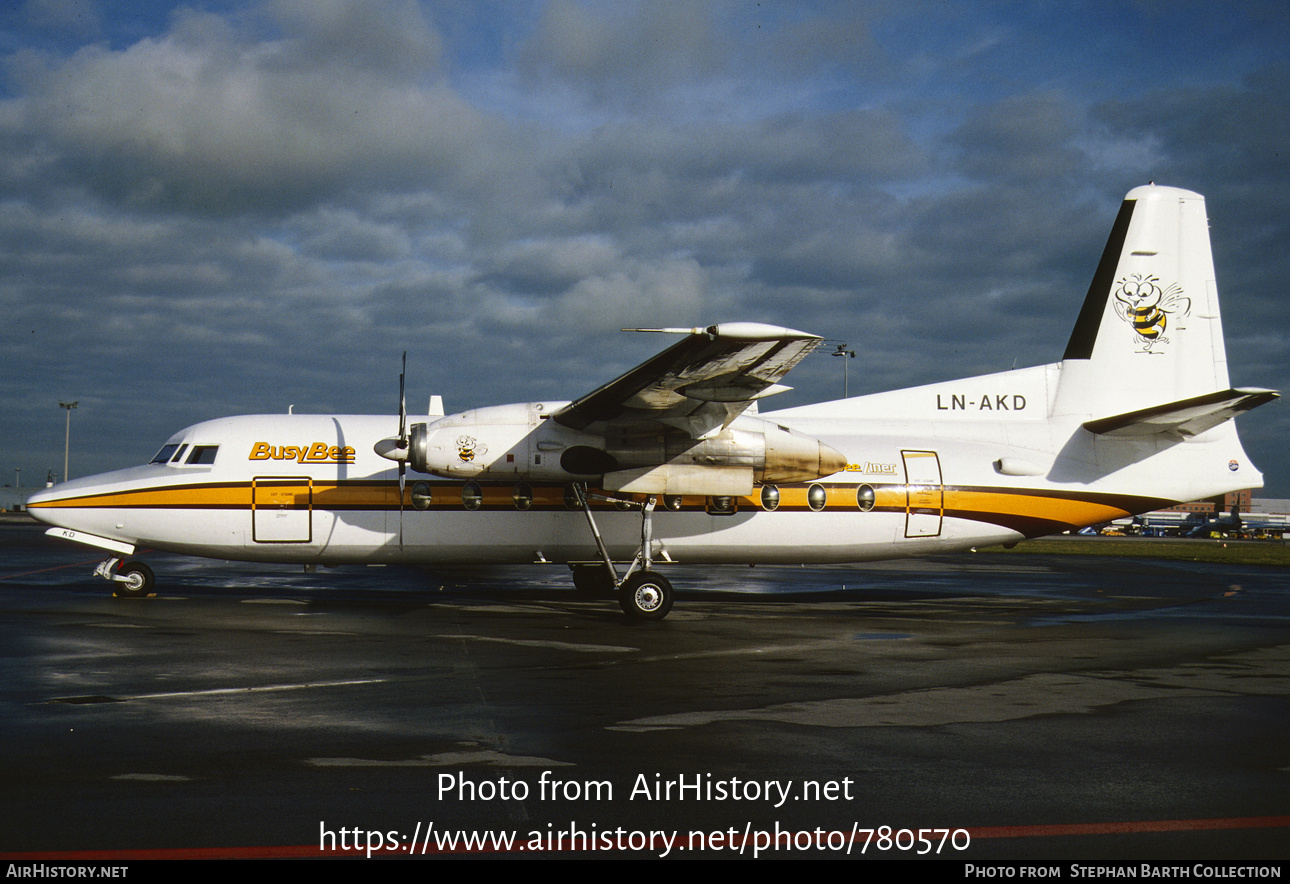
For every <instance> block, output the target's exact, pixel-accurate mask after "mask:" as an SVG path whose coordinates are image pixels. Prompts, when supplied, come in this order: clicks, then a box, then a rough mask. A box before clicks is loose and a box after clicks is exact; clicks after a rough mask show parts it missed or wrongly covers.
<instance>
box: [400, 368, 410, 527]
mask: <svg viewBox="0 0 1290 884" xmlns="http://www.w3.org/2000/svg"><path fill="white" fill-rule="evenodd" d="M407 374H408V351H407V350H404V351H403V368H402V369H400V370H399V447H400V448H402V449H403V450H404V457H403V459H402V460H400V461H399V548H400V549H402V548H403V494H404V490H405V489H406V488H407V484H408V460H407V454H406V452H407V448H408V397H407V396H406V395H405V394H404V379H405V378H406V377H407Z"/></svg>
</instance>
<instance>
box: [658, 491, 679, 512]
mask: <svg viewBox="0 0 1290 884" xmlns="http://www.w3.org/2000/svg"><path fill="white" fill-rule="evenodd" d="M682 502H683V501H682V498H681V495H679V494H664V495H663V508H664V509H669V510H671V511H672V512H674V513H676V512H680V511H681V503H682Z"/></svg>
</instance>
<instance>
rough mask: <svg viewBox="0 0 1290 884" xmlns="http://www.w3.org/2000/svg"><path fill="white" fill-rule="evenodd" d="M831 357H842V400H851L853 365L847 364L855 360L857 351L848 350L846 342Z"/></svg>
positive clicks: (839, 345)
mask: <svg viewBox="0 0 1290 884" xmlns="http://www.w3.org/2000/svg"><path fill="white" fill-rule="evenodd" d="M829 355H830V356H841V357H842V398H843V399H850V398H851V372H850V364H851V363H849V362H847V360H848V359H855V358H856V351H855V350H848V349H847V345H846V342H845V341H844V342H843V343H841V344H838V349H836V350H834V351H833V352H832V353H830V354H829Z"/></svg>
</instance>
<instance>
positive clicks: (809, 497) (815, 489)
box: [806, 482, 829, 513]
mask: <svg viewBox="0 0 1290 884" xmlns="http://www.w3.org/2000/svg"><path fill="white" fill-rule="evenodd" d="M828 502H829V496H828V494H827V493H826V492H825V490H824V486H823V485H821V484H819V483H818V482H817V483H816V484H814V485H812V486H811V487H810V488H808V489H806V505H807V506H809V507H810V508H811V509H813V510H815V511H816V512H817V513H818V512H819V511H820V510H822V509H824V505H825V504H826V503H828Z"/></svg>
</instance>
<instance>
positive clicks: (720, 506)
mask: <svg viewBox="0 0 1290 884" xmlns="http://www.w3.org/2000/svg"><path fill="white" fill-rule="evenodd" d="M737 509H739V498H737V497H731V496H729V495H727V494H720V495H717V496H714V497H709V498H708V515H710V516H733V515H734V514H735V510H737Z"/></svg>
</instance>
